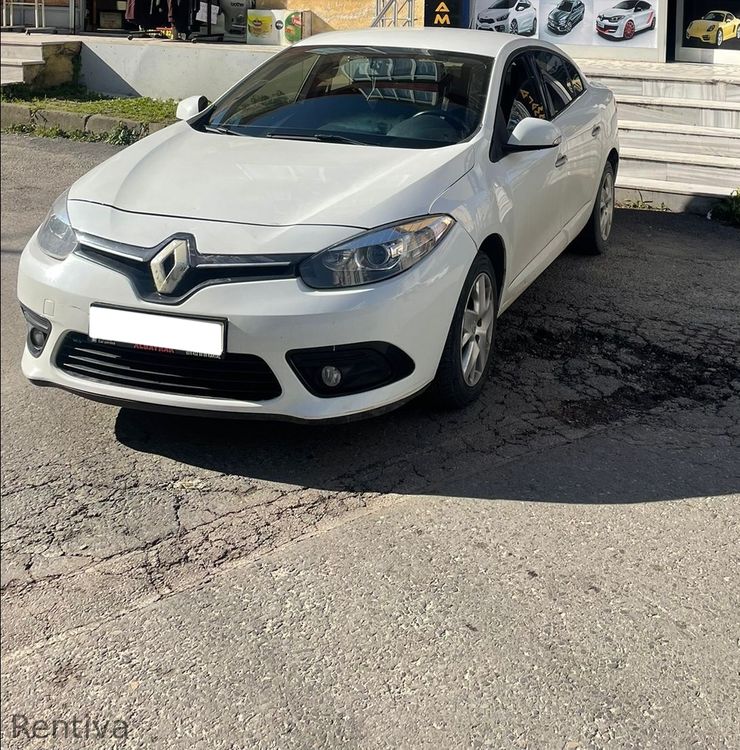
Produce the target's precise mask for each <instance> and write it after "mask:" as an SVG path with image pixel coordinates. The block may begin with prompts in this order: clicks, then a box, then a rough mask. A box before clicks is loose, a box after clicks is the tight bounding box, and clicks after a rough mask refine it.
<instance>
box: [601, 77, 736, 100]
mask: <svg viewBox="0 0 740 750" xmlns="http://www.w3.org/2000/svg"><path fill="white" fill-rule="evenodd" d="M588 78H589V80H591V81H598V82H599V83H602V84H603V85H604V86H606V87H607V88H610V89H611V90H612V91H613V92H614V93H615V94H619V95H622V94H624V95H627V96H648V97H651V98H654V97H659V98H668V99H681V100H684V99H699V100H703V101H714V102H737V103H740V77H738V78H737V79H734V80H733V79H729V78H723V79H717V78H709V79H703V78H688V77H686V76H685V77H682V78H667V77H665V76H658V75H655V76H653V77H650V76H646V75H644V74H642V73H636V74H634V75H628V74H626V73H619V72H616V71H615V72H613V73H612V72H603V71H602V72H599V73H597V74H595V75H589V76H588Z"/></svg>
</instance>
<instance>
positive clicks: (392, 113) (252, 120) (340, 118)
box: [198, 47, 493, 148]
mask: <svg viewBox="0 0 740 750" xmlns="http://www.w3.org/2000/svg"><path fill="white" fill-rule="evenodd" d="M492 67H493V58H487V57H479V56H476V55H467V54H458V53H453V52H435V51H430V50H418V49H391V48H378V47H352V48H349V47H295V48H292V49H290V50H287V51H285V52H283V53H281V54H279V55H277V56H276V57H275V58H273V59H272V60H270V61H269V62H268V63H266V64H265V65H264V66H262V67H261V68H259V69H258V70H257V71H255V73H254V74H253V75H251V76H249V77H248V78H247V79H245V80H244V81H243V82H242V83H241V84H240V85H239V86H237V88H235V89H234V90H233V91H231V92H229V93H228V94H227V95H226V96H224V97H223V98H222V99H221V100H220V101H217V102H216V103H215V105H214V106H213V109H212V111H211V112H210V113H209V115H208V116H207V117H206V119H204V120H203V121H202V122H200V123H198V127H202V128H204V129H205V130H208V131H210V132H219V133H228V134H233V135H243V136H252V137H262V138H285V139H296V140H318V141H324V140H325V141H342V142H348V143H359V144H367V145H374V146H391V147H402V148H435V147H439V146H447V145H450V144H454V143H459V142H460V141H463V140H465V139H466V138H468V137H470V136H471V135H472V134H473V133H474V132H475V131H476V130H477V128H478V126H479V125H480V122H481V119H482V116H483V111H484V108H485V104H486V96H487V93H488V86H489V81H490V75H491V69H492Z"/></svg>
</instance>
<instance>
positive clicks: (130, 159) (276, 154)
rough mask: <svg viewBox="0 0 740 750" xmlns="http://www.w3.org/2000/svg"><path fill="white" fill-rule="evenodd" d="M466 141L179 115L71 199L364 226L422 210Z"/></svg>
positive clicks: (181, 213)
mask: <svg viewBox="0 0 740 750" xmlns="http://www.w3.org/2000/svg"><path fill="white" fill-rule="evenodd" d="M470 145H471V144H470V143H463V144H456V145H454V146H448V147H445V148H437V149H398V148H382V147H371V146H367V147H366V146H356V145H350V144H335V143H316V142H313V141H296V140H277V139H268V138H251V137H240V136H229V135H217V134H213V133H201V132H198V131H196V130H194V129H193V128H191V127H190V126H189V125H188V124H187V123H177V124H175V125H173V126H171V127H169V128H166V129H165V130H162V131H160V132H158V133H155V134H153V135H151V136H149V137H148V138H145V139H143V140H142V141H139V142H138V143H136V144H134V145H133V146H130V147H129V148H127V149H125V150H124V151H122V152H121V153H119V154H117V155H116V156H114V157H113V158H111V159H109V160H108V161H106V162H103V164H101V165H99V166H98V167H96V168H95V169H93V170H92V171H91V172H89V173H88V174H87V175H85V176H84V177H83V178H82V179H80V180H78V182H76V183H75V184H74V185H73V187H72V189H71V190H70V193H69V199H70V200H72V201H88V202H91V203H97V204H102V205H105V206H111V207H113V208H116V209H119V210H122V211H128V212H135V213H141V214H155V215H159V216H169V217H182V218H187V219H199V220H206V221H217V222H239V223H243V224H255V225H263V226H294V225H299V224H303V225H311V224H313V225H317V224H319V225H335V226H338V225H341V226H348V227H357V228H361V229H362V228H370V227H375V226H378V225H380V224H384V223H388V222H391V221H395V220H396V219H403V218H408V217H410V216H417V215H419V214H423V213H426V212H427V211H428V209H429V206H430V205H431V204H432V203H433V202H434V200H435V198H437V197H438V196H439V195H440V194H441V193H443V192H444V191H445V190H446V189H447V188H448V187H449V186H450V185H452V184H453V183H454V182H455V181H457V180H458V179H459V178H460V177H462V175H463V174H465V173H466V172H467V171H468V170H469V169H471V168H472V165H473V155H472V151H471V148H470Z"/></svg>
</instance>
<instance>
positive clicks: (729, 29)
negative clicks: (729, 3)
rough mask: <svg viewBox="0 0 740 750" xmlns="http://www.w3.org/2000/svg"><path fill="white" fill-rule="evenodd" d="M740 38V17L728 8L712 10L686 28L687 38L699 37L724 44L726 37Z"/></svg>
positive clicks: (720, 44) (717, 43) (712, 42)
mask: <svg viewBox="0 0 740 750" xmlns="http://www.w3.org/2000/svg"><path fill="white" fill-rule="evenodd" d="M733 38H734V39H740V19H737V18H735V16H733V15H732V13H728V12H727V11H726V10H710V11H709V13H707V14H706V15H705V16H704V18H700V19H699V20H698V21H692V22H691V23H690V24H689V25H688V26H687V28H686V39H698V40H699V41H701V42H705V43H707V44H716V45H717V46H718V47H721V46H722V42H724V41H725V39H733Z"/></svg>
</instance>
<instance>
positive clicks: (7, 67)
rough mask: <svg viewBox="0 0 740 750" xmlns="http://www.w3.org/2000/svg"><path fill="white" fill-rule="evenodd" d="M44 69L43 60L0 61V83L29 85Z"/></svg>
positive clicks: (3, 59)
mask: <svg viewBox="0 0 740 750" xmlns="http://www.w3.org/2000/svg"><path fill="white" fill-rule="evenodd" d="M43 67H44V61H43V60H6V59H5V58H2V59H0V83H1V84H2V85H3V86H4V85H6V84H8V83H30V82H31V81H32V80H33V79H34V78H35V77H36V74H37V73H38V72H39V71H40V70H41V69H42V68H43Z"/></svg>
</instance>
